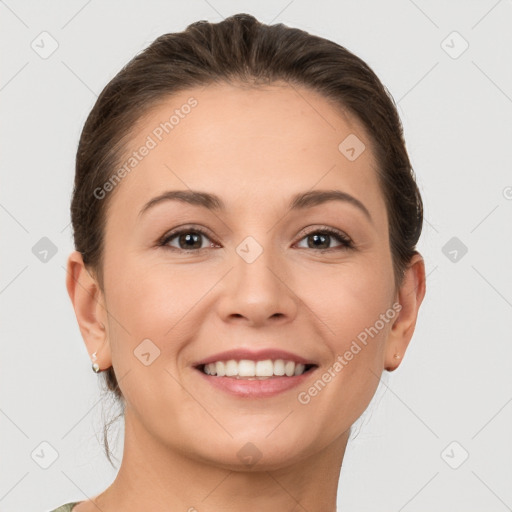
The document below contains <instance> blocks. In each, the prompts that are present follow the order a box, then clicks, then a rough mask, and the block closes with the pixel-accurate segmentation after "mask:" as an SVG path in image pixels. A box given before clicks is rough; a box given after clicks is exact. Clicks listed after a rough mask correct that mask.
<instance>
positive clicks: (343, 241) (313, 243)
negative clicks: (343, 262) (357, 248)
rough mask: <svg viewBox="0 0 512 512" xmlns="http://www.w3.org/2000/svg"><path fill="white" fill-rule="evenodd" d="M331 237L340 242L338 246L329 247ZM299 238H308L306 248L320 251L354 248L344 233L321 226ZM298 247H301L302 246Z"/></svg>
mask: <svg viewBox="0 0 512 512" xmlns="http://www.w3.org/2000/svg"><path fill="white" fill-rule="evenodd" d="M332 238H335V239H336V240H337V241H338V242H339V243H340V246H338V247H331V239H332ZM301 240H308V243H307V247H306V248H309V249H319V250H320V251H326V250H344V249H353V248H354V243H353V242H352V240H351V239H350V238H349V237H348V236H347V235H345V234H344V233H342V232H341V231H338V230H336V229H333V228H328V227H323V228H321V229H317V230H315V231H310V232H309V233H307V234H306V235H305V236H304V237H303V238H302V239H301ZM300 248H301V249H303V248H304V247H300Z"/></svg>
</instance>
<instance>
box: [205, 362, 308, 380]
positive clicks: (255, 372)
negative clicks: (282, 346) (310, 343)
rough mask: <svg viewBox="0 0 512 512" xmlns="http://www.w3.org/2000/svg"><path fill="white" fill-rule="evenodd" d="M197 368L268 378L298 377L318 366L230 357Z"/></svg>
mask: <svg viewBox="0 0 512 512" xmlns="http://www.w3.org/2000/svg"><path fill="white" fill-rule="evenodd" d="M196 368H197V369H198V370H199V371H201V372H203V373H204V374H205V375H209V376H213V377H230V378H232V379H239V380H267V379H273V378H278V377H297V376H300V375H303V374H304V373H306V372H309V371H311V370H312V369H314V368H316V365H315V364H301V363H296V362H295V361H289V360H284V359H275V360H272V359H265V360H262V361H253V360H250V359H241V360H239V361H237V360H235V359H230V360H228V361H215V362H213V363H208V364H201V365H198V366H196Z"/></svg>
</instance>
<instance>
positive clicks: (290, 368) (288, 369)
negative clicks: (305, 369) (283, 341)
mask: <svg viewBox="0 0 512 512" xmlns="http://www.w3.org/2000/svg"><path fill="white" fill-rule="evenodd" d="M284 373H285V374H286V375H287V376H288V377H291V376H292V375H293V374H294V373H295V363H294V362H293V361H286V363H285V365H284Z"/></svg>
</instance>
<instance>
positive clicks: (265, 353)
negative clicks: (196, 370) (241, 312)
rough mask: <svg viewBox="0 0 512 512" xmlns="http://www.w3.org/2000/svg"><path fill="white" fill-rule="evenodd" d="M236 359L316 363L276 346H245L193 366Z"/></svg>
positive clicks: (220, 353)
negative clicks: (253, 348) (253, 347)
mask: <svg viewBox="0 0 512 512" xmlns="http://www.w3.org/2000/svg"><path fill="white" fill-rule="evenodd" d="M231 359H234V360H235V361H240V360H242V359H248V360H250V361H265V360H266V359H272V360H274V361H275V360H276V359H283V360H285V361H294V362H295V363H301V364H304V365H306V364H309V365H316V363H315V362H314V361H311V360H309V359H305V358H304V357H301V356H298V355H297V354H294V353H292V352H287V351H286V350H277V349H274V348H267V349H262V350H249V349H244V348H239V349H232V350H227V351H226V352H219V353H217V354H213V355H211V356H208V357H206V358H204V359H201V360H200V361H197V362H196V363H194V364H193V366H202V365H205V364H209V363H215V362H217V361H229V360H231Z"/></svg>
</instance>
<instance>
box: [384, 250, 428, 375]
mask: <svg viewBox="0 0 512 512" xmlns="http://www.w3.org/2000/svg"><path fill="white" fill-rule="evenodd" d="M425 291H426V284H425V262H424V261H423V258H422V256H421V254H419V253H416V254H415V255H414V256H413V257H412V258H411V261H410V262H409V265H408V267H407V270H406V272H405V276H404V280H403V283H402V286H401V288H400V290H399V291H398V293H397V297H396V301H397V302H398V303H399V304H400V306H401V309H400V312H399V313H398V317H397V319H396V320H395V322H394V323H393V326H392V327H391V330H390V332H389V335H388V339H387V341H386V349H385V369H386V370H387V371H394V370H396V369H397V368H398V366H400V362H401V361H402V359H403V357H404V354H405V351H406V350H407V346H408V345H409V341H410V340H411V338H412V335H413V333H414V328H415V326H416V319H417V318H418V311H419V308H420V305H421V303H422V301H423V297H424V296H425ZM395 354H398V356H399V357H398V358H395Z"/></svg>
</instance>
